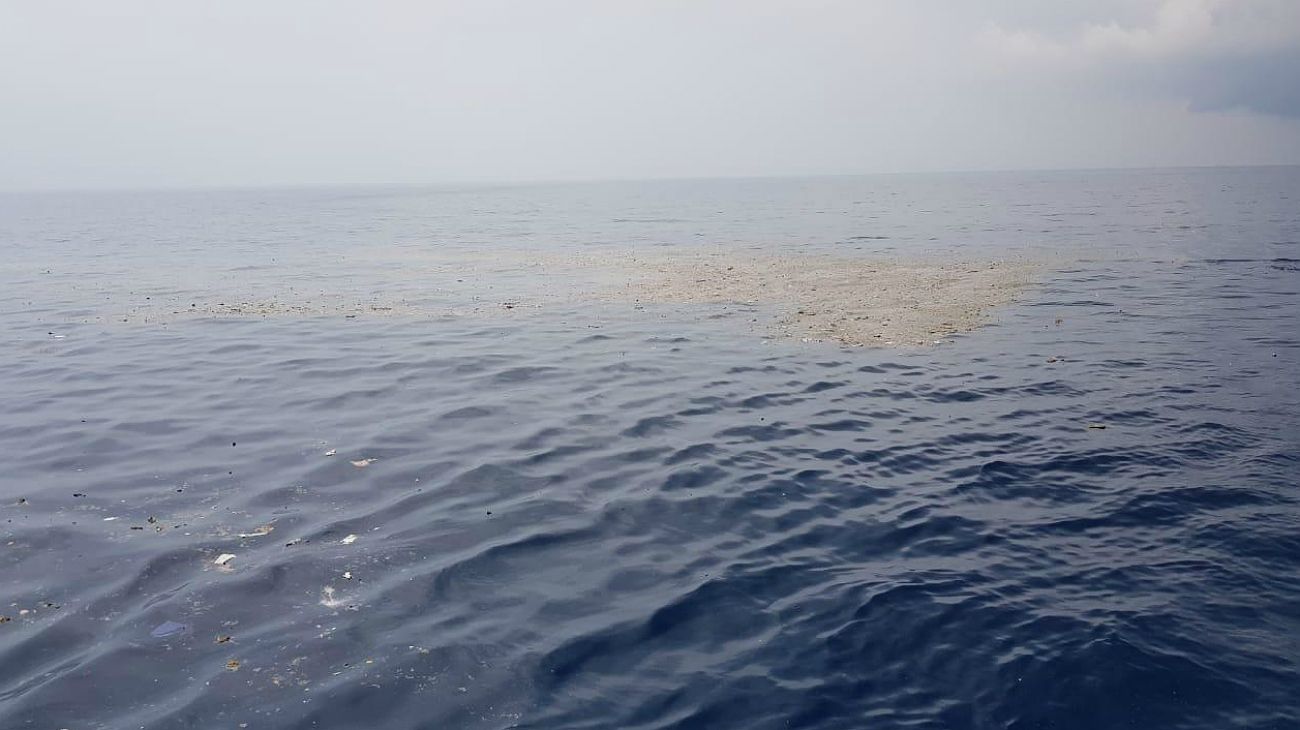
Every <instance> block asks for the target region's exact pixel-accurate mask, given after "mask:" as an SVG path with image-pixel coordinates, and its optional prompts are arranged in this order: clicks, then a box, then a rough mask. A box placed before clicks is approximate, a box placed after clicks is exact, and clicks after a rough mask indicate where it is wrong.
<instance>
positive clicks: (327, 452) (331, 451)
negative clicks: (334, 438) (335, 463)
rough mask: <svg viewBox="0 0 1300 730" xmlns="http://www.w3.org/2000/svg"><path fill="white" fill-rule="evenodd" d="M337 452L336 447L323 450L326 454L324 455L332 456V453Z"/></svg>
mask: <svg viewBox="0 0 1300 730" xmlns="http://www.w3.org/2000/svg"><path fill="white" fill-rule="evenodd" d="M338 452H339V450H338V449H330V450H329V451H326V452H325V455H326V456H333V455H335V454H337V453H338Z"/></svg>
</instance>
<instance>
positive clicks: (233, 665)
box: [226, 659, 239, 672]
mask: <svg viewBox="0 0 1300 730" xmlns="http://www.w3.org/2000/svg"><path fill="white" fill-rule="evenodd" d="M226 669H229V670H230V671H232V672H233V671H235V670H237V669H239V660H238V659H231V660H230V661H228V662H226Z"/></svg>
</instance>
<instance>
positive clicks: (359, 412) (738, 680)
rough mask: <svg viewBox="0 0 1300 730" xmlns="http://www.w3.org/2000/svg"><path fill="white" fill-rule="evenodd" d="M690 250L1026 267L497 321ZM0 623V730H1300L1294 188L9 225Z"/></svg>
mask: <svg viewBox="0 0 1300 730" xmlns="http://www.w3.org/2000/svg"><path fill="white" fill-rule="evenodd" d="M692 247H698V248H699V249H700V250H705V249H707V250H710V251H717V250H725V251H728V252H731V253H730V254H728V255H733V254H734V255H735V256H737V257H745V256H753V255H761V254H794V253H799V254H807V255H810V256H818V255H826V256H836V257H844V256H864V257H877V258H885V259H896V260H899V259H909V258H912V257H917V258H927V259H928V260H935V259H938V260H944V259H952V260H971V261H987V260H995V259H1009V258H1015V259H1016V260H1034V261H1040V262H1042V267H1041V269H1040V271H1039V273H1038V275H1037V282H1036V283H1035V285H1033V286H1032V287H1030V288H1028V289H1026V290H1025V291H1023V292H1022V293H1021V294H1020V296H1019V297H1018V299H1017V301H1016V302H1015V303H1013V304H1011V305H1008V306H1005V307H1001V308H999V309H997V310H995V311H994V312H992V313H991V315H990V318H989V325H988V326H987V327H985V328H983V329H980V330H978V331H975V332H971V333H967V334H962V335H957V336H955V337H952V338H950V339H949V340H945V341H944V342H943V343H942V344H939V345H933V346H927V347H912V348H903V349H887V348H874V347H846V346H844V345H840V344H837V343H834V342H829V343H827V342H804V341H800V340H797V339H796V340H789V339H783V338H780V337H773V336H771V335H770V334H767V333H765V332H764V331H763V330H762V328H761V327H758V328H756V327H755V326H740V322H741V318H745V317H747V319H745V322H750V321H751V320H756V319H760V317H759V314H761V313H750V312H744V313H741V314H737V310H736V309H735V308H728V307H724V306H719V305H692V306H687V305H671V306H670V305H663V306H656V305H650V304H646V305H632V304H630V303H618V302H595V301H585V300H583V298H581V297H574V298H565V297H558V298H553V299H551V300H547V303H546V304H544V305H539V306H526V304H527V302H530V301H534V299H535V297H534V296H533V295H536V294H538V293H544V292H548V291H552V290H556V289H562V288H564V287H566V286H568V283H566V282H565V281H563V280H562V277H560V276H558V275H553V274H550V273H547V271H545V270H537V269H532V268H530V267H527V266H524V267H520V266H519V262H520V261H521V260H522V261H525V262H526V261H527V259H528V257H529V256H532V255H536V256H543V255H546V256H550V255H570V254H573V255H580V254H583V253H620V252H621V253H627V252H633V253H635V252H638V251H653V250H682V249H689V248H692ZM498 255H499V256H500V259H499V260H500V262H501V264H500V265H499V266H496V265H486V266H485V265H482V263H481V262H482V261H483V260H484V259H487V260H489V261H491V260H494V259H495V258H496V257H497V256H498ZM458 261H460V262H471V261H476V262H479V263H475V264H472V265H471V264H469V263H457V262H458ZM462 269H463V270H462ZM223 307H232V308H235V307H242V308H240V309H239V311H237V312H233V313H232V312H226V311H224V310H223V309H222V308H223ZM0 617H2V618H0V728H4V729H5V730H19V729H26V728H39V729H41V730H46V729H49V730H59V729H60V728H68V729H70V730H99V729H113V730H116V729H122V730H128V729H131V730H133V729H136V728H143V729H147V730H155V729H156V730H163V729H170V728H203V729H207V728H229V729H230V730H236V729H241V728H253V729H261V728H304V729H306V728H413V729H415V728H418V729H428V730H435V729H456V728H466V729H488V728H535V729H540V728H548V729H550V728H555V729H558V728H591V729H598V728H599V729H604V728H628V729H633V728H636V729H647V730H648V729H650V728H656V729H663V730H667V729H670V728H674V729H682V730H684V729H686V728H737V729H741V728H743V729H745V730H765V729H769V728H770V729H775V728H818V729H827V730H829V729H832V728H836V729H838V728H843V729H846V730H847V729H858V728H872V729H879V730H892V729H895V728H898V729H903V728H907V729H909V730H917V729H926V730H930V729H933V730H965V729H971V730H975V729H980V730H984V729H992V728H1005V729H1008V730H1012V729H1014V730H1028V729H1031V728H1052V729H1054V730H1072V729H1076V728H1077V729H1078V730H1106V729H1108V728H1143V729H1152V730H1160V729H1172V728H1182V729H1186V730H1193V729H1196V730H1200V729H1205V730H1211V729H1213V730H1219V729H1221V728H1276V729H1278V730H1281V729H1284V728H1285V729H1293V728H1300V168H1297V167H1263V168H1241V169H1236V168H1213V169H1161V170H1118V171H1057V172H1005V173H962V174H943V175H939V174H935V175H878V176H861V177H821V178H789V179H740V180H734V179H729V180H674V181H644V182H637V181H622V182H600V183H596V182H593V183H563V184H561V183H554V184H530V185H462V186H449V185H444V186H357V187H346V186H319V187H309V188H268V189H248V190H238V189H220V190H177V191H131V192H122V191H114V192H108V191H104V192H33V193H5V194H0Z"/></svg>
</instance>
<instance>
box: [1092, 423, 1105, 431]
mask: <svg viewBox="0 0 1300 730" xmlns="http://www.w3.org/2000/svg"><path fill="white" fill-rule="evenodd" d="M1088 428H1094V429H1097V430H1101V429H1104V428H1106V424H1104V423H1089V424H1088Z"/></svg>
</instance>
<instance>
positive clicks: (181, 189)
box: [0, 162, 1300, 195]
mask: <svg viewBox="0 0 1300 730" xmlns="http://www.w3.org/2000/svg"><path fill="white" fill-rule="evenodd" d="M1286 167H1300V162H1281V163H1266V164H1234V165H1133V166H1105V167H1008V168H969V169H951V170H884V171H876V172H825V173H775V174H758V175H663V176H651V177H573V178H517V179H509V178H459V179H448V180H426V181H393V180H389V181H364V182H362V181H351V182H344V181H327V182H303V181H296V182H269V183H195V184H181V185H170V186H153V185H140V186H122V187H102V186H101V187H71V186H70V187H58V186H51V187H33V188H0V195H45V194H60V193H65V194H66V193H202V192H214V193H215V192H237V191H247V192H252V191H257V190H303V189H331V188H434V187H470V188H473V187H483V188H494V187H545V186H551V185H592V184H602V183H606V184H612V183H655V182H710V181H716V182H723V181H742V180H810V179H820V178H851V177H904V176H913V175H915V176H932V175H990V174H992V175H996V174H1009V173H1071V172H1142V171H1148V172H1160V171H1170V172H1173V171H1179V170H1242V169H1269V168H1286Z"/></svg>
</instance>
